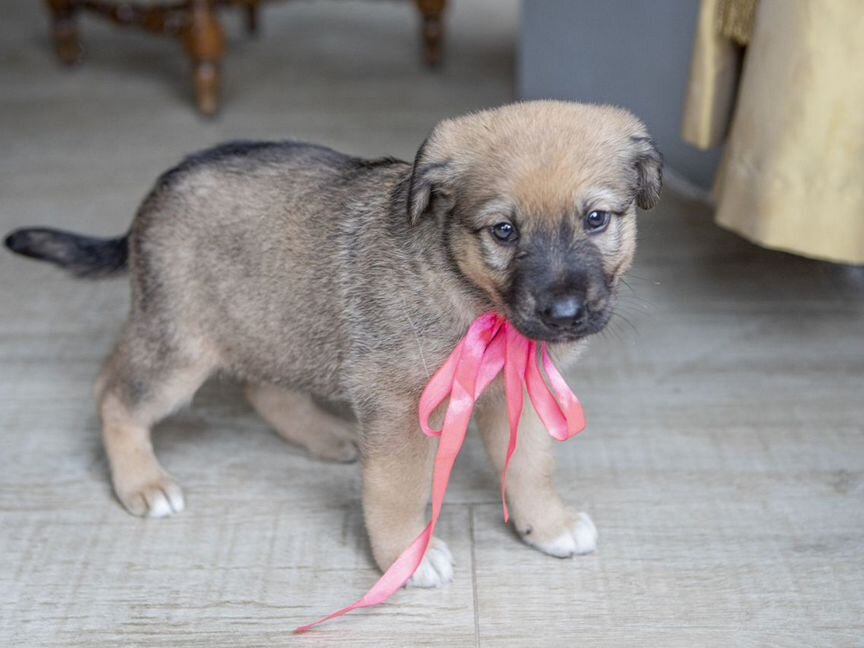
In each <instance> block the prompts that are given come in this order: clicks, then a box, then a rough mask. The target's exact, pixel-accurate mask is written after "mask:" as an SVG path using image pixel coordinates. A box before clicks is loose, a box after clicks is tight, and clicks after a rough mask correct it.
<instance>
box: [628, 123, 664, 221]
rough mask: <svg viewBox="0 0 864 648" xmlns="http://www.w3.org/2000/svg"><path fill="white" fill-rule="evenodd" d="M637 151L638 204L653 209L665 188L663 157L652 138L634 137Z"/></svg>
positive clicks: (635, 163)
mask: <svg viewBox="0 0 864 648" xmlns="http://www.w3.org/2000/svg"><path fill="white" fill-rule="evenodd" d="M632 139H633V144H634V147H635V149H636V159H635V162H634V165H635V166H636V204H637V205H639V206H640V207H641V208H642V209H651V208H652V207H653V206H654V205H656V204H657V201H658V200H659V199H660V191H661V189H662V188H663V156H662V155H660V151H658V150H657V147H656V146H655V145H654V141H653V140H652V139H651V138H650V137H634V138H632Z"/></svg>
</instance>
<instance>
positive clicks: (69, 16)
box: [46, 0, 81, 65]
mask: <svg viewBox="0 0 864 648" xmlns="http://www.w3.org/2000/svg"><path fill="white" fill-rule="evenodd" d="M46 4H47V5H48V9H49V11H51V22H52V36H53V39H54V50H55V51H56V52H57V57H58V58H59V59H60V61H61V62H63V63H64V64H65V65H75V64H76V63H78V61H80V60H81V44H80V42H79V41H78V25H77V20H76V18H77V16H76V14H77V11H78V3H77V2H76V1H75V0H46Z"/></svg>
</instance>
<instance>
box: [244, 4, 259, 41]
mask: <svg viewBox="0 0 864 648" xmlns="http://www.w3.org/2000/svg"><path fill="white" fill-rule="evenodd" d="M246 33H247V34H249V35H250V36H256V35H257V34H258V0H246Z"/></svg>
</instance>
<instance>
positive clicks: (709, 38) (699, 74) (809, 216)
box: [682, 0, 864, 264]
mask: <svg viewBox="0 0 864 648" xmlns="http://www.w3.org/2000/svg"><path fill="white" fill-rule="evenodd" d="M754 5H755V14H750V16H749V17H748V13H747V12H748V11H749V10H750V9H751V8H753V7H754ZM730 11H731V13H730ZM730 15H731V18H732V19H731V20H730ZM750 18H752V20H751V19H750ZM730 25H731V27H730ZM751 26H752V31H751ZM748 36H749V38H748ZM741 43H746V44H744V45H742V44H741ZM742 63H743V64H742ZM690 74H691V77H690V86H689V88H688V96H687V105H686V108H685V116H684V121H683V125H682V134H683V136H684V138H685V139H686V140H687V141H688V142H690V143H692V144H693V145H695V146H698V147H700V148H709V147H711V146H715V145H717V144H718V143H720V142H721V141H723V140H724V139H725V140H726V150H725V152H724V159H723V162H722V164H721V167H720V170H719V172H718V176H717V179H716V182H715V187H714V193H715V197H716V201H717V211H716V215H715V219H716V221H717V223H719V224H720V225H722V226H723V227H726V228H728V229H730V230H732V231H734V232H737V233H739V234H741V235H742V236H744V237H746V238H748V239H750V240H751V241H754V242H755V243H758V244H760V245H764V246H765V247H770V248H776V249H780V250H786V251H789V252H794V253H797V254H802V255H804V256H809V257H815V258H820V259H827V260H830V261H838V262H844V263H854V264H864V0H758V1H757V2H755V3H754V0H702V6H701V13H700V19H699V24H698V27H697V35H696V42H695V45H694V51H693V60H692V63H691V72H690ZM727 133H728V135H727Z"/></svg>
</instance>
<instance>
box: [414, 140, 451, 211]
mask: <svg viewBox="0 0 864 648" xmlns="http://www.w3.org/2000/svg"><path fill="white" fill-rule="evenodd" d="M439 128H440V126H439ZM439 128H436V129H435V130H433V131H432V133H431V134H430V135H429V137H427V138H426V141H424V142H423V144H422V145H421V146H420V150H419V151H417V157H416V158H415V159H414V168H413V169H412V170H411V178H410V179H409V181H408V219H409V220H410V221H411V224H412V225H414V224H416V223H417V222H419V221H420V219H421V218H424V217H425V216H428V215H432V214H440V213H444V212H445V211H449V210H450V209H453V206H454V204H455V202H456V201H455V191H456V187H455V170H454V168H453V166H454V165H453V163H452V160H451V159H450V158H449V157H447V156H446V155H443V154H442V152H441V149H442V148H443V146H442V145H441V142H440V141H439V137H438V130H439Z"/></svg>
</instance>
